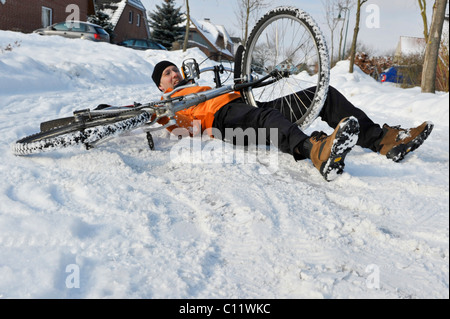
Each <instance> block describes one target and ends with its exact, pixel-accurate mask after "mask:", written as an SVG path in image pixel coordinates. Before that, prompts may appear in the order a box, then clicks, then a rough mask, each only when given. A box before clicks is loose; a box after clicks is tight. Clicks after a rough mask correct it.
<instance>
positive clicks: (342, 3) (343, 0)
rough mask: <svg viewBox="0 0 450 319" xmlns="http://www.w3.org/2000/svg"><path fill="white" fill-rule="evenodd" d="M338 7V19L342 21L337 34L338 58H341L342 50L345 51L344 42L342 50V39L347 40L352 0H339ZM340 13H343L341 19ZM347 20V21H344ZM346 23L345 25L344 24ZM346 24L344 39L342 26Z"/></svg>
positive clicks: (342, 55) (342, 56)
mask: <svg viewBox="0 0 450 319" xmlns="http://www.w3.org/2000/svg"><path fill="white" fill-rule="evenodd" d="M338 7H339V16H338V19H339V20H341V21H342V26H341V31H340V34H339V55H338V56H339V60H342V59H343V58H344V54H345V53H344V52H342V51H345V43H344V49H343V50H342V41H345V42H346V41H347V32H348V22H349V20H350V9H351V8H352V7H353V2H352V0H339V1H338ZM342 15H344V18H343V19H342ZM346 20H347V21H346ZM346 25H347V26H346ZM345 26H346V28H345V29H346V30H345V39H344V27H345Z"/></svg>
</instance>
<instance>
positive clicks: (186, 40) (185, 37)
mask: <svg viewBox="0 0 450 319" xmlns="http://www.w3.org/2000/svg"><path fill="white" fill-rule="evenodd" d="M190 26H191V16H190V13H189V0H186V32H185V34H184V43H183V52H185V51H186V50H187V48H188V41H189V27H190Z"/></svg>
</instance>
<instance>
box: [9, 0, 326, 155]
mask: <svg viewBox="0 0 450 319" xmlns="http://www.w3.org/2000/svg"><path fill="white" fill-rule="evenodd" d="M329 69H330V68H329V61H328V50H327V46H326V43H325V40H324V37H323V35H322V33H321V31H320V29H319V27H318V26H317V24H316V23H315V22H314V20H313V19H312V17H311V16H310V15H309V14H307V13H306V12H304V11H302V10H300V9H298V8H295V7H278V8H276V9H273V10H271V11H269V12H268V13H266V14H265V15H264V16H263V17H262V18H261V19H260V20H259V21H258V22H257V24H256V25H255V27H254V28H253V30H252V32H251V33H250V36H249V38H248V41H247V43H246V45H245V48H244V47H243V46H240V47H239V49H238V51H237V53H236V59H235V66H234V69H233V70H232V69H230V68H225V67H223V65H222V64H219V65H217V66H214V67H212V68H205V69H202V70H200V69H199V64H197V62H196V61H195V60H193V59H188V60H186V61H184V62H183V65H182V71H183V75H184V78H185V81H184V83H183V85H181V86H179V87H177V88H176V89H175V90H173V91H171V92H169V93H166V94H163V96H162V100H158V101H151V102H149V103H144V104H140V103H134V104H133V105H129V106H105V105H103V106H102V107H97V108H96V109H94V110H91V109H83V110H76V111H74V112H73V116H70V117H65V118H59V119H55V120H50V121H46V122H43V123H41V125H40V132H39V133H36V134H33V135H30V136H27V137H24V138H22V139H20V140H18V141H16V142H15V143H14V144H13V146H12V150H13V153H14V154H15V155H28V154H33V153H39V152H43V151H48V150H53V149H59V148H63V147H68V146H73V145H80V144H84V145H85V146H86V149H90V148H92V147H95V146H97V145H98V144H99V143H101V142H104V141H106V140H108V139H109V138H113V137H115V136H118V135H120V134H122V133H124V132H127V131H131V130H134V129H137V128H143V129H144V131H145V132H146V134H147V139H148V143H149V147H150V148H151V149H153V148H154V143H153V139H152V135H151V132H152V131H155V130H160V129H164V128H166V127H168V126H169V125H172V124H173V122H171V121H169V123H167V124H166V125H161V126H156V127H155V126H154V124H155V123H157V122H158V120H160V119H162V118H164V117H168V118H169V119H171V118H173V116H174V115H175V113H176V112H178V111H180V110H183V109H186V108H189V107H191V106H194V105H197V104H199V103H202V102H205V101H206V100H209V99H212V98H215V97H217V96H220V95H222V94H226V93H229V92H233V91H240V92H241V94H242V96H243V98H244V99H245V101H246V102H247V103H248V104H251V105H253V106H255V107H257V106H258V104H259V103H264V102H267V101H272V100H275V99H279V101H280V111H282V113H284V115H285V116H286V117H288V118H289V119H290V120H291V122H293V123H296V124H298V125H299V126H300V128H302V129H305V128H306V127H308V126H309V125H310V124H311V123H312V122H313V121H314V119H315V118H316V117H317V116H318V114H319V112H320V110H321V109H322V106H323V104H324V102H325V99H326V95H327V91H328V85H329ZM207 71H214V75H215V76H214V82H215V83H216V88H212V89H211V90H209V91H205V92H201V93H195V94H189V95H185V96H181V97H172V95H173V94H174V93H175V92H178V91H180V90H182V89H184V88H186V87H189V86H192V85H197V84H196V81H198V79H200V74H201V73H203V72H207ZM223 72H233V73H234V83H233V84H228V85H224V84H223V83H222V81H221V78H220V75H221V74H223ZM299 91H304V92H307V93H308V94H307V95H306V96H308V97H309V100H308V101H307V102H306V103H305V101H304V99H303V100H302V99H300V97H299V96H298V94H297V92H299Z"/></svg>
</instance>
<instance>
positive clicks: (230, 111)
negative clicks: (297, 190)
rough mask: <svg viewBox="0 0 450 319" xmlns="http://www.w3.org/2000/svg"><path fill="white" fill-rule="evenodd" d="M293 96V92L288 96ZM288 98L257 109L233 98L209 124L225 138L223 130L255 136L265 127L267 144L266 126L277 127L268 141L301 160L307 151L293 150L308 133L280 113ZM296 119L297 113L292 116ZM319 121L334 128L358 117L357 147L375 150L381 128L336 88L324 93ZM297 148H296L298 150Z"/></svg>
mask: <svg viewBox="0 0 450 319" xmlns="http://www.w3.org/2000/svg"><path fill="white" fill-rule="evenodd" d="M312 92H314V90H304V91H300V92H297V93H296V94H295V96H296V98H298V97H300V99H301V100H304V101H305V102H306V101H308V103H309V101H310V100H311V99H312V97H313V95H314V93H312ZM292 96H294V95H292ZM286 99H289V96H288V97H284V98H280V99H276V100H274V101H270V102H264V103H258V106H259V107H257V108H255V107H253V106H250V105H248V104H245V103H243V102H242V101H241V100H238V101H233V102H231V103H229V104H227V105H225V106H224V107H222V108H221V109H220V110H219V111H218V112H217V113H216V114H215V115H214V123H213V127H214V128H216V129H218V130H219V131H220V133H221V134H222V138H223V139H224V140H227V132H226V129H231V130H236V129H238V128H239V129H242V130H244V131H245V130H246V129H248V128H251V129H253V131H254V132H256V136H257V135H258V133H259V132H258V129H259V128H263V129H265V130H264V131H263V132H264V133H265V134H266V137H265V141H266V143H267V144H269V142H270V141H271V139H270V128H276V129H277V132H278V133H277V140H274V137H273V138H272V141H271V142H272V143H274V144H275V145H276V146H277V147H278V148H279V149H280V150H281V151H282V152H285V153H289V154H292V155H293V156H294V157H295V159H302V158H305V157H308V155H309V154H303V156H301V155H300V154H297V153H296V152H294V150H295V149H296V148H297V147H298V146H300V145H301V144H302V143H303V142H304V141H305V140H306V139H307V138H308V136H307V135H306V134H304V133H303V132H302V131H301V130H300V129H299V127H298V125H296V124H293V123H292V122H293V121H294V120H292V122H291V120H290V116H289V115H286V117H285V116H284V115H283V114H290V110H289V109H285V108H288V106H287V105H286V103H284V102H285V101H286ZM296 116H297V118H300V115H299V114H298V115H296ZM319 116H320V117H321V118H322V120H323V121H325V122H326V123H327V124H328V125H330V126H331V127H332V128H335V127H336V126H337V124H338V123H339V122H340V121H341V120H342V119H343V118H345V117H348V116H354V117H356V118H357V119H358V121H359V125H360V134H359V137H358V142H357V145H360V146H361V147H365V148H369V149H371V150H373V151H376V145H377V142H378V140H379V139H380V137H381V135H382V133H383V130H382V129H381V127H380V126H379V125H378V124H376V123H374V122H373V121H372V120H371V119H370V118H369V117H368V116H367V115H366V114H365V113H364V112H363V111H362V110H360V109H358V108H357V107H355V106H354V105H353V104H351V103H350V102H349V101H348V100H347V99H346V98H345V97H344V96H343V95H342V94H341V93H340V92H339V91H337V90H336V89H335V88H333V87H331V86H330V87H329V90H328V95H327V98H326V100H325V104H324V106H323V108H322V110H321V112H320V114H319ZM235 133H236V131H235ZM236 137H237V135H236V134H235V135H234V138H233V139H232V140H228V141H229V142H233V143H234V144H238V143H237V142H238V140H239V138H236ZM259 138H260V137H259V136H257V139H256V141H260V139H259ZM241 140H244V144H246V143H247V142H248V140H247V139H245V138H244V139H241ZM301 149H302V148H301V147H299V150H300V151H301Z"/></svg>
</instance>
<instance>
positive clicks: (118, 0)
mask: <svg viewBox="0 0 450 319" xmlns="http://www.w3.org/2000/svg"><path fill="white" fill-rule="evenodd" d="M96 4H97V5H98V6H103V8H102V9H101V11H103V12H104V13H106V14H108V15H109V16H110V17H111V24H112V25H113V27H115V26H116V25H117V23H118V22H119V19H120V17H121V15H122V13H123V10H124V9H125V6H126V5H127V4H128V5H130V6H133V7H135V8H137V9H139V10H142V11H143V12H144V13H145V11H146V9H145V7H144V5H143V4H142V2H141V0H97V1H96ZM109 6H117V9H112V8H108V7H109Z"/></svg>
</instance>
